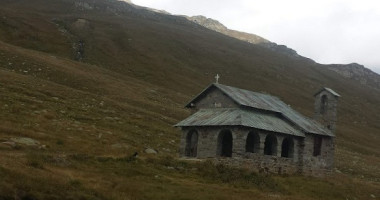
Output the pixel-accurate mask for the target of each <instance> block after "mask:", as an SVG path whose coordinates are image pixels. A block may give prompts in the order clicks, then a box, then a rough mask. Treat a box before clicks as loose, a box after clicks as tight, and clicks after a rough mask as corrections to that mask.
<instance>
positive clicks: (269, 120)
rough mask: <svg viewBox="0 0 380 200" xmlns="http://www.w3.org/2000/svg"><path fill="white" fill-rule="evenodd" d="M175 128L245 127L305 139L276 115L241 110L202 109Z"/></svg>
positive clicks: (298, 131) (299, 132)
mask: <svg viewBox="0 0 380 200" xmlns="http://www.w3.org/2000/svg"><path fill="white" fill-rule="evenodd" d="M175 126H180V127H186V126H245V127H251V128H256V129H261V130H266V131H272V132H278V133H284V134H289V135H294V136H300V137H305V134H304V133H302V131H300V130H297V129H296V128H294V127H293V126H292V125H291V124H289V123H287V122H286V121H285V120H282V119H281V118H279V117H278V116H276V114H275V113H260V112H258V111H248V110H242V109H240V108H215V109H200V110H199V111H198V112H196V113H194V114H193V115H191V116H190V117H188V118H187V119H185V120H183V121H181V122H179V123H178V124H176V125H175Z"/></svg>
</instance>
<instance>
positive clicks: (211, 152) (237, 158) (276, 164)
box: [180, 127, 304, 174]
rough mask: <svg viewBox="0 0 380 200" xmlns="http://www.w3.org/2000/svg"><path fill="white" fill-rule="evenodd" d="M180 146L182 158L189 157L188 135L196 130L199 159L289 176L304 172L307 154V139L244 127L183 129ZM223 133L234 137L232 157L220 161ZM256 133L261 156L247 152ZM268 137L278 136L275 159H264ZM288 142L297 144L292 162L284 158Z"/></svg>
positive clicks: (268, 157)
mask: <svg viewBox="0 0 380 200" xmlns="http://www.w3.org/2000/svg"><path fill="white" fill-rule="evenodd" d="M182 130H183V132H182V137H181V146H180V156H181V157H184V156H185V146H186V138H187V134H188V133H189V132H190V131H194V130H196V131H197V133H198V135H199V136H198V149H197V150H198V152H197V158H201V159H207V158H216V159H213V160H214V161H215V162H220V163H223V164H226V165H230V166H236V167H243V168H249V169H252V170H255V171H263V172H271V173H287V174H294V173H300V172H302V168H301V167H302V162H303V160H302V158H303V156H302V155H301V154H302V153H303V149H302V148H303V144H304V143H303V138H301V137H294V136H289V135H285V134H279V133H272V132H267V131H262V130H255V129H249V128H243V127H197V128H185V127H184V128H183V129H182ZM223 130H229V131H230V132H231V133H232V139H233V141H232V143H233V145H232V157H231V158H224V157H219V156H218V154H217V149H218V136H219V133H220V132H221V131H223ZM250 132H252V133H256V134H258V135H259V137H260V141H259V142H258V144H259V147H258V148H257V149H258V152H256V153H250V152H246V149H245V147H246V140H247V136H248V134H249V133H250ZM268 135H274V136H275V138H276V140H277V146H276V150H277V151H276V153H275V154H274V155H264V148H265V139H266V137H267V136H268ZM285 138H289V139H291V140H292V141H293V143H294V147H293V149H294V151H293V154H292V157H291V158H285V157H281V151H282V149H281V146H282V142H283V140H284V139H285Z"/></svg>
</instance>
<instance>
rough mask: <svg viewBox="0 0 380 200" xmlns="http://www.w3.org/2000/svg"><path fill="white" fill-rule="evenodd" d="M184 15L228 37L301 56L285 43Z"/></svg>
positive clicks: (282, 52) (293, 55)
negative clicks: (280, 43) (277, 42)
mask: <svg viewBox="0 0 380 200" xmlns="http://www.w3.org/2000/svg"><path fill="white" fill-rule="evenodd" d="M184 17H186V18H187V19H188V20H190V21H193V22H195V23H197V24H199V25H201V26H204V27H206V28H208V29H211V30H214V31H216V32H219V33H222V34H224V35H227V36H230V37H233V38H236V39H239V40H242V41H246V42H249V43H252V44H256V45H259V46H262V47H264V48H267V49H269V50H271V51H275V52H278V53H281V54H283V55H287V56H290V57H294V58H300V57H301V56H300V55H298V53H297V52H296V51H295V50H293V49H290V48H288V47H287V46H285V45H278V44H276V43H274V42H271V41H269V40H267V39H265V38H263V37H260V36H258V35H255V34H251V33H245V32H240V31H235V30H231V29H228V28H227V27H226V26H224V25H223V24H222V23H220V22H219V21H217V20H215V19H211V18H207V17H205V16H202V15H198V16H192V17H188V16H184ZM302 58H304V57H302ZM305 59H308V58H305ZM308 60H310V59H308ZM310 61H311V60H310ZM313 62H314V61H313Z"/></svg>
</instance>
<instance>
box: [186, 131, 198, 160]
mask: <svg viewBox="0 0 380 200" xmlns="http://www.w3.org/2000/svg"><path fill="white" fill-rule="evenodd" d="M197 147H198V133H197V131H194V130H193V131H190V132H189V133H188V134H187V136H186V149H185V156H188V157H197Z"/></svg>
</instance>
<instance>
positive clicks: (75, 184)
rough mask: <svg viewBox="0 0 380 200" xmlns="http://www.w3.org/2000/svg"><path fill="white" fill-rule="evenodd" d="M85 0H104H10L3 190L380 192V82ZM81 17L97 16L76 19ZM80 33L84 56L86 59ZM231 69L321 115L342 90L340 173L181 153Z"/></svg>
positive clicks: (228, 195)
mask: <svg viewBox="0 0 380 200" xmlns="http://www.w3.org/2000/svg"><path fill="white" fill-rule="evenodd" d="M83 2H87V3H88V4H89V5H90V6H92V7H93V9H89V10H86V9H85V8H84V7H81V6H80V5H79V4H75V3H74V0H51V1H50V0H49V1H44V0H35V1H33V2H32V1H29V0H4V1H0V13H1V14H0V94H1V95H0V120H1V123H0V199H252V198H253V197H255V198H258V199H376V198H379V197H380V193H379V191H380V170H379V168H380V148H379V145H378V144H379V142H380V138H379V135H378V129H379V128H380V127H379V125H378V122H379V119H380V116H379V114H378V113H377V111H378V110H379V109H380V104H379V102H380V93H379V92H378V91H377V90H374V89H372V88H369V87H367V86H366V85H360V84H357V83H356V82H354V81H352V80H349V79H345V78H343V77H341V76H340V75H338V74H335V73H333V72H331V71H330V70H328V69H325V68H324V66H322V65H319V64H315V63H313V62H310V61H309V60H307V59H302V58H299V59H294V58H290V57H287V56H285V55H281V54H276V53H274V52H271V51H268V50H266V49H265V48H262V47H258V46H255V45H252V44H248V43H245V42H241V41H238V40H236V39H232V38H228V37H226V36H224V35H221V34H218V33H215V32H212V31H209V30H207V29H205V28H203V27H200V26H198V25H196V24H193V23H191V22H189V21H187V20H185V19H184V18H178V17H172V16H166V15H162V14H157V13H153V12H150V11H145V10H142V9H138V8H134V7H131V6H128V5H127V4H125V3H122V2H117V1H98V0H96V1H84V0H83ZM107 7H108V9H107ZM78 19H85V21H87V22H88V23H89V24H88V26H87V25H86V26H84V27H82V28H84V29H81V27H80V26H76V25H75V26H74V25H73V24H75V22H77V20H78ZM82 22H83V21H82ZM79 40H84V42H85V51H84V58H83V60H82V62H77V61H75V60H74V58H75V49H73V46H75V45H76V43H77V42H78V41H79ZM217 73H219V74H221V76H222V78H221V79H220V81H221V82H222V83H225V84H228V85H232V86H236V87H240V88H246V89H249V90H253V91H259V92H266V93H270V94H273V95H275V96H279V97H280V98H281V99H282V100H283V101H285V102H287V103H288V104H290V105H291V106H292V107H293V108H294V109H296V110H298V111H300V112H302V113H303V114H305V115H307V116H312V114H313V102H314V100H313V96H312V95H313V94H314V92H316V91H317V90H318V89H319V88H320V87H322V86H329V87H331V88H333V89H334V90H336V91H338V92H339V93H340V94H341V96H342V98H341V101H340V102H339V110H338V113H339V115H338V126H337V127H338V128H337V140H336V143H337V146H336V149H337V150H336V169H334V174H333V175H331V176H329V177H321V178H312V177H303V176H285V175H283V176H280V175H271V174H257V173H254V172H252V171H250V170H242V169H234V168H229V167H226V166H222V165H216V166H215V165H213V164H212V162H211V161H205V162H200V161H185V160H180V159H178V156H177V153H178V152H177V151H178V146H179V131H178V130H177V129H176V128H174V127H173V125H174V124H175V123H176V122H178V121H179V120H181V119H183V118H185V117H186V116H188V115H189V114H190V113H189V111H187V110H185V109H184V108H183V105H184V104H185V103H186V102H187V101H188V100H189V99H191V97H193V96H194V95H196V94H197V93H199V92H200V91H201V90H202V89H203V88H204V87H206V86H207V85H208V84H210V83H211V82H212V81H213V76H215V74H217ZM12 138H30V139H32V140H33V141H36V142H35V143H33V142H32V143H31V144H24V143H15V142H12ZM37 142H38V143H37ZM146 148H152V149H155V150H157V151H158V154H146V153H145V152H144V150H145V149H146ZM136 152H137V154H138V156H137V157H134V156H133V155H134V154H135V153H136Z"/></svg>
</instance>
